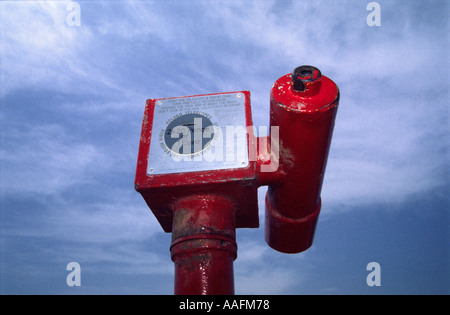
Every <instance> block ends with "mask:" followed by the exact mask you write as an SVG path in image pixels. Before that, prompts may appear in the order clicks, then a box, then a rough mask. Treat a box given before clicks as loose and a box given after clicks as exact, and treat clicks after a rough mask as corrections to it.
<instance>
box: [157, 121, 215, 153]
mask: <svg viewBox="0 0 450 315" xmlns="http://www.w3.org/2000/svg"><path fill="white" fill-rule="evenodd" d="M213 128H214V125H213V123H212V122H211V120H210V119H209V118H208V117H206V116H205V115H202V114H199V113H192V114H184V115H181V116H178V117H176V118H175V119H173V120H172V121H171V122H170V123H169V124H168V125H167V127H166V130H165V131H164V140H163V141H164V144H165V145H166V146H167V148H168V149H169V150H170V151H172V152H174V153H176V154H183V155H192V154H196V153H199V152H201V151H203V150H204V149H205V148H207V147H208V145H209V144H210V142H211V141H212V140H213V138H214V131H213V130H214V129H213ZM205 130H208V132H207V133H206V134H205V133H204V132H205ZM203 136H205V137H203Z"/></svg>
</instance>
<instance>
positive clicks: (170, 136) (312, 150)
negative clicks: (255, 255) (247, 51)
mask: <svg viewBox="0 0 450 315" xmlns="http://www.w3.org/2000/svg"><path fill="white" fill-rule="evenodd" d="M338 102H339V90H338V87H337V86H336V84H335V83H334V82H333V81H332V80H330V79H329V78H328V77H326V76H322V74H321V72H320V71H319V70H318V69H317V68H315V67H312V66H301V67H298V68H296V69H295V70H294V71H293V72H292V73H290V74H287V75H284V76H282V77H281V78H279V79H278V80H277V81H276V82H275V84H274V85H273V87H272V90H271V93H270V127H271V128H270V134H269V136H268V137H259V138H258V137H256V136H255V128H254V127H253V123H252V117H251V108H250V92H248V91H239V92H227V93H216V94H206V95H194V96H186V97H173V98H163V99H149V100H148V101H147V103H146V107H145V113H144V120H143V124H142V133H141V139H140V146H139V153H138V162H137V170H136V179H135V188H136V190H137V191H138V192H139V193H141V194H142V196H143V198H144V200H145V201H146V203H147V205H148V206H149V207H150V209H151V211H152V212H153V213H154V215H155V216H156V218H157V220H158V221H159V223H160V224H161V226H162V228H163V230H164V231H165V232H169V233H170V232H171V233H172V244H171V246H170V252H171V257H172V260H173V262H174V264H175V294H205V295H206V294H207V295H212V294H234V275H233V261H234V260H235V259H236V257H237V244H236V237H235V235H236V234H235V230H236V228H257V227H259V217H258V199H257V189H258V187H260V186H264V185H267V186H268V190H267V194H266V214H265V238H266V242H267V243H268V244H269V246H271V247H272V248H274V249H276V250H278V251H280V252H284V253H299V252H302V251H304V250H306V249H308V248H309V247H310V246H311V244H312V242H313V238H314V232H315V227H316V224H317V220H318V217H319V212H320V208H321V199H320V193H321V188H322V182H323V177H324V172H325V167H326V162H327V156H328V151H329V147H330V142H331V137H332V133H333V127H334V121H335V117H336V111H337V107H338Z"/></svg>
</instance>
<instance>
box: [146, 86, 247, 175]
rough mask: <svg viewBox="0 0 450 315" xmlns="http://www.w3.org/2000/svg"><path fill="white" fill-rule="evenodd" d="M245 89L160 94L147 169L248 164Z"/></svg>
mask: <svg viewBox="0 0 450 315" xmlns="http://www.w3.org/2000/svg"><path fill="white" fill-rule="evenodd" d="M245 121H246V119H245V95H244V94H243V93H239V92H238V93H225V94H211V95H201V96H189V97H180V98H168V99H160V100H156V103H155V112H154V116H153V127H152V136H151V142H150V152H149V159H148V166H147V173H148V174H149V175H153V174H171V173H182V172H198V171H206V170H220V169H231V168H241V167H247V166H248V164H249V161H248V160H249V159H248V143H247V130H246V123H245Z"/></svg>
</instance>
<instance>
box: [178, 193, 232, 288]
mask: <svg viewBox="0 0 450 315" xmlns="http://www.w3.org/2000/svg"><path fill="white" fill-rule="evenodd" d="M173 211H174V220H173V229H172V245H171V248H170V251H171V255H172V260H173V262H174V263H175V294H178V295H182V294H196V295H220V294H226V295H230V294H234V278H233V261H234V260H235V259H236V256H237V245H236V238H235V226H234V224H235V208H234V207H233V204H232V202H231V201H230V200H229V199H227V198H225V197H222V196H220V195H200V196H192V197H187V198H183V199H181V200H180V201H178V202H176V203H175V204H174V205H173Z"/></svg>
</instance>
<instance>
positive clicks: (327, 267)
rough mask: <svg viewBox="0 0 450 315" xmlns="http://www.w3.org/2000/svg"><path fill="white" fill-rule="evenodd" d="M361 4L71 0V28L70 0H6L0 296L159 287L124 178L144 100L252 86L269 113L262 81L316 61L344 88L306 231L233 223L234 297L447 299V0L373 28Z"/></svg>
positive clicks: (145, 212)
mask: <svg viewBox="0 0 450 315" xmlns="http://www.w3.org/2000/svg"><path fill="white" fill-rule="evenodd" d="M369 2H370V1H300V0H298V1H296V0H292V1H288V0H286V1H269V0H267V1H266V0H261V1H237V0H236V1H194V0H190V1H181V0H178V1H77V3H78V4H79V5H80V18H81V24H80V26H71V25H69V24H70V23H69V24H68V22H67V17H68V15H69V14H70V11H68V10H67V7H68V4H69V3H70V1H42V2H40V1H1V2H0V35H1V37H0V43H1V45H0V49H1V65H0V75H1V83H0V103H1V111H0V126H1V146H0V170H1V173H0V176H1V177H0V185H1V186H0V188H1V195H0V198H1V199H0V202H1V218H0V219H1V221H0V227H1V234H0V237H1V239H0V240H1V243H0V246H1V252H0V254H1V256H0V277H1V278H0V293H2V294H171V293H172V292H173V263H172V261H171V260H170V254H169V246H170V234H165V233H164V232H163V231H162V229H161V227H160V226H159V224H158V223H157V221H156V219H155V218H154V216H153V215H152V214H151V212H150V210H149V209H148V208H147V206H146V204H145V202H144V201H143V199H142V198H141V196H140V195H139V194H138V193H137V192H135V190H134V187H133V182H134V175H135V167H136V159H137V150H138V144H139V137H140V128H141V122H142V117H143V112H144V105H145V100H146V99H148V98H163V97H172V96H184V95H195V94H204V93H216V92H229V91H239V90H249V91H251V100H252V112H253V121H254V125H255V126H265V125H267V124H268V120H269V92H270V88H271V86H272V84H273V82H275V80H277V79H278V78H279V77H281V76H282V75H284V74H286V73H289V72H291V71H292V70H293V69H294V68H295V67H296V66H299V65H303V64H311V65H314V66H316V67H318V68H319V69H321V71H322V73H323V74H324V75H326V76H328V77H330V78H332V79H333V80H334V81H335V82H336V83H337V84H338V86H339V88H340V92H341V100H340V108H339V111H338V116H337V120H336V127H335V132H334V137H333V141H332V146H331V151H330V155H329V160H328V166H327V171H326V175H325V180H324V185H323V190H322V200H323V207H322V212H321V216H320V219H319V223H318V227H317V231H316V237H315V242H314V244H313V246H312V247H311V248H310V249H309V250H308V251H306V252H304V253H301V254H296V255H287V254H281V253H278V252H275V251H274V250H272V249H270V248H269V247H268V246H267V245H266V243H265V242H264V231H263V228H262V227H261V228H259V229H239V230H238V231H237V242H238V247H239V251H238V258H237V260H236V261H235V264H234V267H235V289H236V293H237V294H439V293H441V294H442V293H444V294H448V293H449V283H450V277H449V272H450V270H449V269H450V267H449V266H450V262H449V235H448V227H449V218H448V212H449V199H448V159H449V155H448V151H447V150H448V144H449V140H448V139H449V135H448V127H449V124H448V113H449V112H448V86H449V82H448V78H449V71H448V69H449V67H448V13H449V8H448V4H447V2H446V1H427V3H426V5H425V3H424V2H423V1H395V2H394V1H378V3H379V4H380V8H381V26H373V27H370V26H368V25H367V23H366V18H367V15H368V14H369V13H370V12H369V11H367V10H366V6H367V4H368V3H369ZM258 193H259V196H260V198H259V204H260V224H261V226H263V222H264V202H263V196H264V194H265V188H260V190H259V192H258ZM72 261H75V262H78V263H79V264H80V265H81V286H80V287H69V286H67V284H66V276H67V274H68V271H66V265H67V264H68V263H69V262H72ZM373 261H374V262H378V263H379V264H380V266H381V286H380V287H369V286H368V285H367V284H366V277H367V275H368V273H369V271H367V270H366V266H367V264H368V263H369V262H373Z"/></svg>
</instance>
